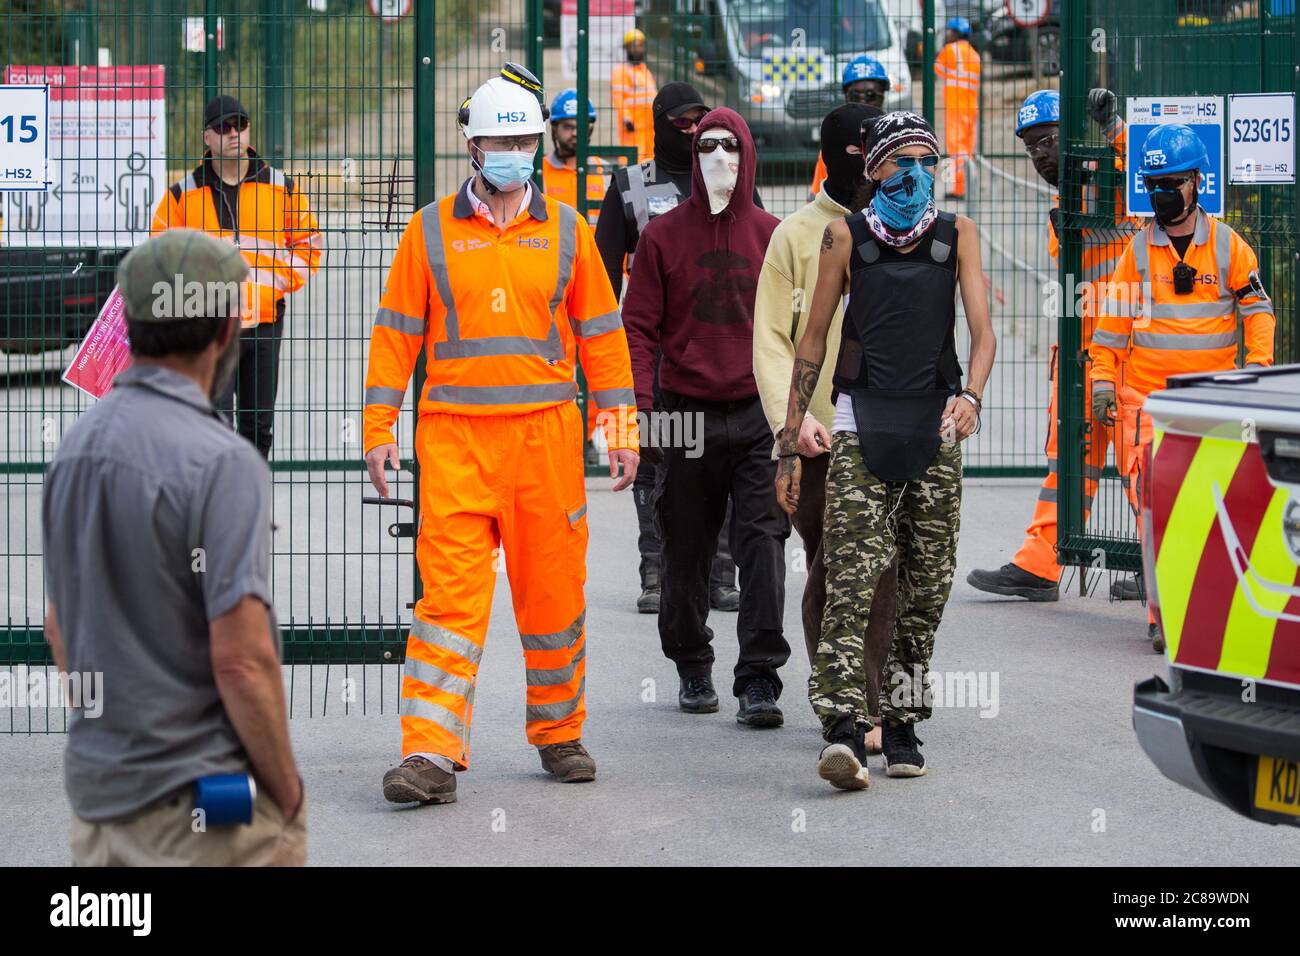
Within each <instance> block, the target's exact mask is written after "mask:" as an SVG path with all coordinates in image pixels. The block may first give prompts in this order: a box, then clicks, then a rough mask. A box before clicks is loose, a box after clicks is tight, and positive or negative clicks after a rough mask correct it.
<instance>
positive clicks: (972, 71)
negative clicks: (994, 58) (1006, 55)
mask: <svg viewBox="0 0 1300 956" xmlns="http://www.w3.org/2000/svg"><path fill="white" fill-rule="evenodd" d="M980 69H981V68H980V55H979V53H977V52H976V50H975V48H974V47H973V46H971V45H970V41H969V40H956V41H954V42H952V43H947V44H944V47H943V49H942V50H940V51H939V55H938V56H937V57H935V60H934V75H935V78H936V79H938V80H939V82H940V83H942V84H943V106H944V109H945V110H948V111H950V112H951V111H952V110H974V109H978V108H979V96H980ZM972 145H973V144H972Z"/></svg>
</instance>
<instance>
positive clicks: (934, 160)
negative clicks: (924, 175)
mask: <svg viewBox="0 0 1300 956" xmlns="http://www.w3.org/2000/svg"><path fill="white" fill-rule="evenodd" d="M893 163H894V165H895V166H897V167H898V168H899V169H915V168H916V167H917V165H918V164H919V165H921V166H924V167H925V168H926V169H934V167H936V166H938V165H939V157H938V156H936V155H934V153H931V154H930V155H929V156H895V157H894V159H893Z"/></svg>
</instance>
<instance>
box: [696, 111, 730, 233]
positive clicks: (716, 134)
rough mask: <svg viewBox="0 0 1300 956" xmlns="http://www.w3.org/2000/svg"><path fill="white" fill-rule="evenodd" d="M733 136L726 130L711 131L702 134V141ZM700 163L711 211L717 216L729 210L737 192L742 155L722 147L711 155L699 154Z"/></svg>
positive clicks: (717, 148) (716, 148)
mask: <svg viewBox="0 0 1300 956" xmlns="http://www.w3.org/2000/svg"><path fill="white" fill-rule="evenodd" d="M729 136H731V133H729V132H728V131H727V130H725V129H711V130H709V131H708V132H707V133H701V134H700V139H702V140H703V139H727V138H728V137H729ZM696 157H697V158H698V159H699V161H700V175H701V176H703V177H704V188H705V189H707V190H708V192H709V211H710V212H712V213H713V214H714V215H715V216H716V215H717V214H718V213H720V212H722V210H724V209H726V208H727V203H729V202H731V194H732V193H733V192H735V190H736V174H737V173H739V172H740V154H739V153H729V152H727V151H726V150H725V149H723V148H722V147H721V146H718V147H715V148H714V150H713V152H711V153H697V154H696Z"/></svg>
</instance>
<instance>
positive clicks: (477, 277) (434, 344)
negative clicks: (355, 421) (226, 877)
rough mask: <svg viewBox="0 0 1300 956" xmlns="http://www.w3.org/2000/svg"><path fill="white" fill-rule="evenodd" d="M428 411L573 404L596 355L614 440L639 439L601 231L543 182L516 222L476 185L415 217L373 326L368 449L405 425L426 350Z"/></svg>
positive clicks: (634, 444)
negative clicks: (502, 223)
mask: <svg viewBox="0 0 1300 956" xmlns="http://www.w3.org/2000/svg"><path fill="white" fill-rule="evenodd" d="M422 350H423V351H424V352H425V355H426V359H425V373H426V379H425V386H424V392H423V394H422V395H421V396H420V398H419V413H420V414H421V415H425V414H430V413H433V412H449V413H453V414H457V415H514V414H520V413H523V412H530V411H534V410H536V409H541V408H546V407H549V406H551V405H558V404H560V403H562V402H567V401H573V399H574V398H575V397H576V396H577V394H578V385H577V381H576V378H575V367H576V366H575V362H576V360H577V359H578V358H581V360H582V367H583V370H584V372H585V373H586V376H587V384H588V387H589V388H590V389H591V395H592V398H593V399H594V401H595V402H596V405H597V406H598V407H599V408H600V409H601V410H602V411H603V410H611V411H613V412H614V414H613V415H610V416H606V421H605V434H606V438H607V439H608V440H609V447H610V448H616V449H617V448H631V449H633V450H635V449H637V448H638V447H639V445H640V441H639V436H638V434H637V427H636V417H635V416H636V402H635V397H634V394H633V390H632V367H631V363H630V361H629V358H628V349H627V337H626V335H625V334H624V332H623V322H622V318H621V317H620V315H619V311H618V303H617V301H616V300H615V299H614V293H613V290H612V289H611V288H610V285H609V277H608V276H606V274H605V269H604V267H603V265H602V264H601V261H600V257H599V256H598V255H597V253H596V249H595V243H594V241H593V239H592V235H591V227H590V226H588V225H587V223H586V222H584V221H582V220H581V219H580V218H579V217H578V214H577V212H575V211H574V209H573V208H572V207H571V206H566V205H563V204H561V203H558V202H556V201H555V200H554V199H552V198H550V197H548V196H545V195H543V194H542V193H541V192H539V191H537V190H533V192H532V196H531V198H530V200H529V202H528V205H527V208H525V209H522V210H520V213H519V215H518V216H516V217H515V219H514V221H513V222H511V223H510V224H509V225H508V226H507V227H506V228H505V229H504V230H498V229H497V228H496V227H495V226H493V225H491V224H490V223H488V222H486V221H485V220H483V219H481V218H480V217H478V216H476V215H475V214H474V210H473V208H472V207H471V204H470V202H469V200H468V198H467V197H466V194H465V187H464V186H463V185H462V187H461V188H460V189H459V190H457V191H456V193H454V194H453V195H450V196H446V197H444V198H442V199H440V200H438V201H437V202H435V203H430V204H429V205H428V206H425V207H424V208H423V209H421V210H420V211H419V212H418V213H416V215H415V216H413V217H412V218H411V221H410V222H409V223H408V224H407V227H406V231H405V232H404V233H403V234H402V239H401V242H400V243H399V244H398V247H397V252H396V254H395V255H394V257H393V264H392V266H391V268H390V269H389V272H388V284H387V286H386V289H385V291H384V295H383V297H382V298H381V299H380V303H379V311H378V312H377V314H376V315H375V324H374V328H373V329H372V331H371V335H370V359H369V363H368V367H367V370H366V383H365V448H366V451H369V450H371V449H372V448H374V447H376V446H377V445H382V444H388V443H391V442H394V441H395V439H394V436H393V430H392V429H393V424H394V423H395V422H396V420H397V413H398V410H399V409H400V408H401V406H402V402H403V398H404V395H405V392H406V385H407V382H408V381H410V378H411V373H412V372H413V371H414V369H415V363H416V360H417V359H418V358H419V356H420V353H421V351H422Z"/></svg>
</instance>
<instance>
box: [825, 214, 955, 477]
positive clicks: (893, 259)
mask: <svg viewBox="0 0 1300 956" xmlns="http://www.w3.org/2000/svg"><path fill="white" fill-rule="evenodd" d="M845 222H846V223H847V224H848V227H849V234H850V235H851V236H852V237H853V252H852V253H851V254H850V260H849V304H848V308H847V309H846V310H845V313H844V329H843V333H842V335H841V337H840V354H839V360H838V362H837V363H836V367H835V376H834V379H833V381H834V383H835V392H834V394H835V397H836V398H838V397H839V394H840V393H841V392H847V393H849V395H850V396H851V397H852V400H853V415H854V417H855V418H856V419H857V425H858V438H859V441H860V442H861V445H862V455H863V458H864V459H865V460H866V463H867V468H869V469H870V470H871V473H872V474H873V475H875V476H876V477H877V478H880V479H881V480H882V481H914V480H916V479H918V478H920V477H921V476H922V475H924V474H925V472H926V469H928V468H929V467H930V464H931V463H932V462H933V461H934V456H935V455H936V454H937V453H938V451H939V443H940V441H941V440H942V439H941V436H940V433H939V429H940V425H941V424H942V422H941V419H942V416H943V409H944V406H945V405H947V403H948V400H949V399H950V398H951V397H952V396H953V395H956V394H957V393H958V392H960V391H961V365H960V364H958V362H957V349H956V345H955V343H954V334H955V331H956V325H957V300H956V293H957V217H956V216H955V215H954V214H952V213H948V212H943V213H940V214H939V217H938V219H937V220H936V221H935V224H934V226H933V227H932V228H931V229H930V231H929V232H928V233H927V234H926V235H925V237H924V238H923V239H921V240H920V242H919V243H917V245H916V247H915V248H914V249H912V250H911V252H908V253H900V252H898V251H897V250H896V249H893V248H891V247H890V246H887V245H885V244H883V243H880V242H877V241H876V239H875V237H874V236H873V235H872V234H871V230H870V229H869V228H868V227H867V224H866V220H865V219H864V218H863V216H862V214H861V213H855V214H854V215H852V216H848V217H847V218H846V219H845Z"/></svg>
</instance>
